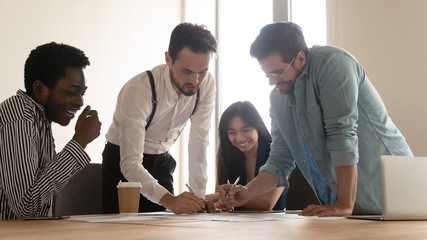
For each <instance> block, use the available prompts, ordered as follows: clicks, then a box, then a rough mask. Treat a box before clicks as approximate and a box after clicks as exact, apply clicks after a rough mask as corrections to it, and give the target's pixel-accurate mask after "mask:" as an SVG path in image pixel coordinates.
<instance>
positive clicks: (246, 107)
mask: <svg viewBox="0 0 427 240" xmlns="http://www.w3.org/2000/svg"><path fill="white" fill-rule="evenodd" d="M235 116H239V117H240V118H241V119H242V121H243V122H245V123H246V124H247V125H248V126H250V127H253V128H255V129H256V130H257V131H258V142H261V141H265V142H267V143H271V135H270V133H269V131H268V129H267V127H266V126H265V124H264V122H263V121H262V118H261V116H260V115H259V113H258V111H257V110H256V108H255V106H254V105H253V104H252V103H250V102H248V101H244V102H242V101H239V102H235V103H233V104H231V105H230V106H229V107H228V108H227V109H226V110H225V111H224V113H223V114H222V116H221V120H220V121H219V127H218V132H219V147H218V153H217V181H218V184H225V183H227V179H228V171H232V172H240V171H245V160H246V158H245V155H244V154H243V152H241V151H240V150H239V149H238V148H236V147H235V146H233V144H231V142H230V139H229V138H228V127H229V124H230V121H231V119H232V118H233V117H235ZM230 181H234V179H230Z"/></svg>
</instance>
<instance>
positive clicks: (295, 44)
mask: <svg viewBox="0 0 427 240" xmlns="http://www.w3.org/2000/svg"><path fill="white" fill-rule="evenodd" d="M299 51H303V52H305V54H306V55H307V54H308V48H307V44H306V43H305V40H304V35H303V33H302V31H301V27H300V26H298V25H297V24H295V23H292V22H276V23H272V24H268V25H266V26H264V27H263V28H262V29H261V31H260V33H259V35H258V36H257V37H256V39H255V40H254V42H253V43H252V45H251V48H250V54H251V56H252V57H255V58H257V59H258V60H260V59H265V58H267V57H269V56H270V55H271V54H273V53H278V54H279V55H280V56H281V57H282V61H283V62H287V63H290V62H291V61H292V59H293V58H294V57H295V56H296V55H297V54H298V52H299Z"/></svg>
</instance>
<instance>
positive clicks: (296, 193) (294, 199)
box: [286, 167, 319, 210]
mask: <svg viewBox="0 0 427 240" xmlns="http://www.w3.org/2000/svg"><path fill="white" fill-rule="evenodd" d="M310 204H319V200H317V197H316V194H315V193H314V191H313V189H312V188H311V187H310V185H309V184H308V182H307V180H305V178H304V175H302V173H301V171H300V170H299V168H298V167H295V169H294V170H293V171H292V173H291V174H290V177H289V191H288V192H287V193H286V209H287V210H303V209H304V208H306V207H308V206H309V205H310Z"/></svg>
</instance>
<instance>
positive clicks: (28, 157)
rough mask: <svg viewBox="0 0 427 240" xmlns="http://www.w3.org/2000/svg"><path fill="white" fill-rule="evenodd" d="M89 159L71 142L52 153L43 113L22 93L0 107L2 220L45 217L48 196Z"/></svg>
mask: <svg viewBox="0 0 427 240" xmlns="http://www.w3.org/2000/svg"><path fill="white" fill-rule="evenodd" d="M89 162H90V158H89V156H88V155H87V153H86V152H85V151H84V150H83V148H82V147H81V146H80V145H79V144H78V143H77V142H75V141H74V140H71V141H69V142H68V143H67V144H66V145H65V147H64V149H63V150H62V151H61V152H59V153H56V152H55V144H54V139H53V136H52V129H51V123H50V121H49V120H48V119H47V118H46V116H45V114H44V108H43V106H41V105H40V104H38V103H37V102H35V101H34V100H33V99H32V98H30V97H29V96H28V95H27V94H26V93H25V92H23V91H22V90H19V91H18V92H17V95H15V96H12V97H10V98H9V99H6V100H5V101H4V102H3V103H1V105H0V219H2V220H4V219H17V218H24V217H36V216H37V217H38V216H48V213H49V208H50V205H51V199H52V197H53V196H54V195H55V194H56V193H57V192H58V191H59V190H60V189H61V188H62V187H63V186H64V185H65V184H66V183H67V181H68V180H69V179H70V177H71V176H73V175H74V174H76V173H77V172H78V171H79V170H81V169H83V168H84V167H85V166H86V165H87V164H88V163H89Z"/></svg>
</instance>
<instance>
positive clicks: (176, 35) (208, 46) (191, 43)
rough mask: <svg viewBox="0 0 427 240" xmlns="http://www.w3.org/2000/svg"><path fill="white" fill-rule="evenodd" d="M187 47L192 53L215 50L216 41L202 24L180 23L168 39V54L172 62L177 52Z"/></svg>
mask: <svg viewBox="0 0 427 240" xmlns="http://www.w3.org/2000/svg"><path fill="white" fill-rule="evenodd" d="M184 47H188V48H190V50H191V51H193V52H194V53H208V52H210V51H212V52H215V53H216V50H217V42H216V39H215V37H214V36H213V35H212V33H211V32H210V31H209V30H208V29H207V28H206V26H204V25H198V24H192V23H181V24H179V25H178V26H176V27H175V28H174V30H173V31H172V34H171V37H170V41H169V49H168V52H169V56H170V57H171V59H172V64H174V63H175V60H176V58H177V56H178V53H179V52H180V51H181V50H182V49H183V48H184Z"/></svg>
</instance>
